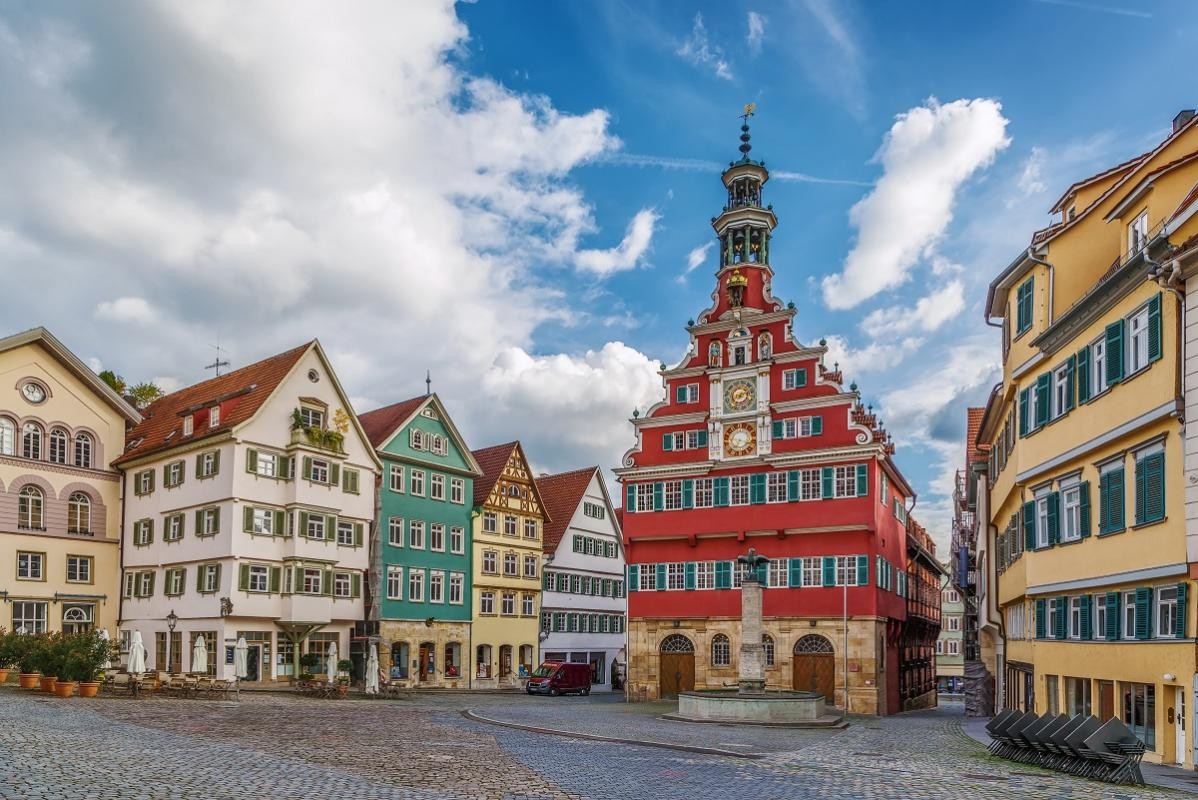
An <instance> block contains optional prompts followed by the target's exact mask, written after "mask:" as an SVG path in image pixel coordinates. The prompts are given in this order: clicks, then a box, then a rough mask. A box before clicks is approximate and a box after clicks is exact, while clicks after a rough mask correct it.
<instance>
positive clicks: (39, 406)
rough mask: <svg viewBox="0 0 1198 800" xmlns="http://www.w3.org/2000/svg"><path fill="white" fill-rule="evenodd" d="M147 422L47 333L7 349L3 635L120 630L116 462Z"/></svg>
mask: <svg viewBox="0 0 1198 800" xmlns="http://www.w3.org/2000/svg"><path fill="white" fill-rule="evenodd" d="M140 420H141V417H140V416H139V415H138V413H137V411H136V410H135V409H134V408H133V407H132V406H130V405H129V404H128V403H126V402H125V401H124V400H122V399H121V398H120V396H118V395H117V394H116V392H114V391H113V390H112V389H110V388H109V387H108V386H107V385H106V384H105V383H104V382H103V381H101V380H100V379H99V378H97V377H96V375H95V373H94V372H92V370H90V369H89V368H88V367H87V366H86V365H85V364H84V363H83V362H82V361H80V360H79V359H78V358H77V357H76V356H75V355H74V354H73V353H71V351H70V350H68V349H67V348H66V347H65V346H64V345H63V344H62V342H60V341H58V340H57V339H55V338H54V336H52V335H51V334H50V332H49V331H47V330H46V329H45V328H34V329H33V330H29V331H25V332H24V333H18V334H16V335H14V336H9V337H8V338H5V339H0V600H2V605H0V627H2V628H5V629H9V630H24V631H26V632H28V633H43V632H47V631H62V630H65V631H83V630H88V629H90V628H107V629H108V630H109V631H113V630H115V629H116V621H117V610H118V603H119V585H120V584H119V574H120V566H119V564H120V500H121V495H120V486H121V485H120V475H119V474H118V473H117V472H116V471H115V470H114V469H113V468H112V466H111V462H112V460H113V459H115V458H116V457H118V456H119V455H120V454H121V453H122V452H123V450H124V446H125V425H126V423H136V422H139V421H140Z"/></svg>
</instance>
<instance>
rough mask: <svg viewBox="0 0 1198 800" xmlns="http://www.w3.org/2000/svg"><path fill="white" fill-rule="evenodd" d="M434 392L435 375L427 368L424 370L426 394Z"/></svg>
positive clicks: (426, 395)
mask: <svg viewBox="0 0 1198 800" xmlns="http://www.w3.org/2000/svg"><path fill="white" fill-rule="evenodd" d="M432 393H433V376H432V373H431V372H429V371H428V370H427V369H426V370H425V371H424V396H425V397H428V396H429V395H430V394H432Z"/></svg>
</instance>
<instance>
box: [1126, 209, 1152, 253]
mask: <svg viewBox="0 0 1198 800" xmlns="http://www.w3.org/2000/svg"><path fill="white" fill-rule="evenodd" d="M1147 242H1148V210H1147V209H1145V210H1144V211H1141V212H1140V213H1139V214H1138V215H1137V216H1136V218H1135V219H1133V220H1132V221H1131V222H1129V223H1127V255H1128V256H1129V257H1130V256H1133V255H1135V254H1136V253H1138V252H1140V250H1141V249H1142V248H1143V247H1144V245H1145V244H1146V243H1147Z"/></svg>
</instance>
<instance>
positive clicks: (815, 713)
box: [669, 689, 843, 727]
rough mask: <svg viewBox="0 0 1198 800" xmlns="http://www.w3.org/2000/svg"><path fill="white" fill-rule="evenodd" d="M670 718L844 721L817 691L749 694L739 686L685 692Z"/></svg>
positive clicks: (799, 723)
mask: <svg viewBox="0 0 1198 800" xmlns="http://www.w3.org/2000/svg"><path fill="white" fill-rule="evenodd" d="M669 717H670V718H671V719H680V720H687V721H689V722H740V723H748V724H757V725H779V726H791V727H831V726H838V725H842V724H843V717H842V715H841V714H839V713H838V712H833V713H829V711H828V709H827V708H826V706H825V705H824V696H823V695H822V694H816V693H814V692H768V693H765V692H763V693H761V694H759V695H746V694H744V693H742V692H740V691H739V690H737V689H727V690H716V691H706V692H682V693H680V694H679V695H678V713H677V714H672V715H669Z"/></svg>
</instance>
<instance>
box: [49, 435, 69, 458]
mask: <svg viewBox="0 0 1198 800" xmlns="http://www.w3.org/2000/svg"><path fill="white" fill-rule="evenodd" d="M50 460H51V461H53V462H54V463H55V464H65V463H67V432H66V431H64V430H63V429H62V428H51V429H50Z"/></svg>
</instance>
